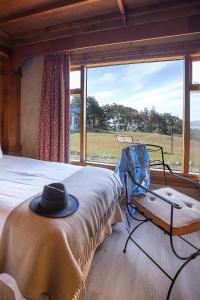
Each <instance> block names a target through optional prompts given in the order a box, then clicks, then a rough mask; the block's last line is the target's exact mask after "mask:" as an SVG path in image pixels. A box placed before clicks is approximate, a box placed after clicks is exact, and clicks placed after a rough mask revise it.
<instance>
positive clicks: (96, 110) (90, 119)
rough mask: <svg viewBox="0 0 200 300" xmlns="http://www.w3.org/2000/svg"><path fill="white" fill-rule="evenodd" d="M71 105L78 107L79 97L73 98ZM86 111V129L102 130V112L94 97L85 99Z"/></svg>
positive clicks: (103, 124) (103, 125)
mask: <svg viewBox="0 0 200 300" xmlns="http://www.w3.org/2000/svg"><path fill="white" fill-rule="evenodd" d="M71 105H72V106H76V107H80V96H73V97H72V100H71ZM86 111H87V115H86V121H87V128H88V129H91V130H92V129H95V128H102V129H103V128H104V127H105V122H104V113H103V110H102V108H101V107H100V106H99V102H98V101H97V100H96V99H95V98H94V97H91V96H88V97H87V102H86Z"/></svg>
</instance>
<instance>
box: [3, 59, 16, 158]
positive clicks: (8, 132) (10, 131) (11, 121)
mask: <svg viewBox="0 0 200 300" xmlns="http://www.w3.org/2000/svg"><path fill="white" fill-rule="evenodd" d="M20 90H21V73H20V72H13V71H12V70H11V69H10V63H9V60H8V59H5V58H3V59H1V70H0V120H1V146H2V149H3V152H4V153H5V154H10V155H20V154H21V145H20V100H21V99H20V98H21V95H20Z"/></svg>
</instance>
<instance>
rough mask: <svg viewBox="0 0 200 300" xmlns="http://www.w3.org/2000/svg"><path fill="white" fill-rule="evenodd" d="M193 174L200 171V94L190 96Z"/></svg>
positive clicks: (190, 164) (191, 167)
mask: <svg viewBox="0 0 200 300" xmlns="http://www.w3.org/2000/svg"><path fill="white" fill-rule="evenodd" d="M189 167H190V172H191V173H199V171H200V93H191V95H190V161H189Z"/></svg>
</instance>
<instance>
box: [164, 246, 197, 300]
mask: <svg viewBox="0 0 200 300" xmlns="http://www.w3.org/2000/svg"><path fill="white" fill-rule="evenodd" d="M199 255H200V250H198V251H197V252H195V253H193V254H192V255H191V256H190V258H189V259H188V260H186V261H185V262H184V264H182V266H181V267H180V268H179V269H178V271H177V272H176V274H175V276H174V278H173V279H172V282H171V285H170V287H169V290H168V293H167V298H166V300H169V298H170V295H171V291H172V288H173V286H174V283H175V281H176V279H177V277H178V276H179V274H180V273H181V271H182V270H183V268H184V267H185V266H186V265H187V264H188V263H189V262H190V261H191V260H193V259H195V258H196V257H197V256H199Z"/></svg>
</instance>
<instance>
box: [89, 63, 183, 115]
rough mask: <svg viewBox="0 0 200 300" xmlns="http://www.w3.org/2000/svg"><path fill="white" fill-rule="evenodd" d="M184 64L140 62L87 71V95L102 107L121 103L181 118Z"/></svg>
mask: <svg viewBox="0 0 200 300" xmlns="http://www.w3.org/2000/svg"><path fill="white" fill-rule="evenodd" d="M182 74H183V64H182V61H178V62H177V61H166V62H155V63H138V64H128V65H119V66H111V67H101V68H93V69H91V70H90V69H89V71H88V75H89V76H88V95H90V96H94V97H95V98H96V99H97V101H99V103H100V105H104V104H108V103H110V104H111V103H113V102H115V103H119V104H123V105H125V106H129V107H133V108H136V109H137V110H142V109H143V108H144V107H148V108H151V107H152V106H155V109H156V110H157V111H158V112H160V113H165V112H171V113H173V114H174V115H178V116H179V117H182V113H183V112H182V111H183V109H182V99H183V80H182V78H183V77H182Z"/></svg>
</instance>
